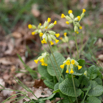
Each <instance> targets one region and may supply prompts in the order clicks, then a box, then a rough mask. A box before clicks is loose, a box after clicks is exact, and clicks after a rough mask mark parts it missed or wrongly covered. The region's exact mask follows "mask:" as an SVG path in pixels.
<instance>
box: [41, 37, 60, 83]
mask: <svg viewBox="0 0 103 103" xmlns="http://www.w3.org/2000/svg"><path fill="white" fill-rule="evenodd" d="M40 41H41V37H40ZM42 46H43V49H44V51H45V52H47V51H46V49H45V48H44V45H43V44H42ZM49 59H50V61H51V63H52V66H53V68H54V71H55V74H56V77H57V80H58V81H59V78H58V75H57V72H56V69H55V67H54V65H53V62H52V60H51V58H50V57H49Z"/></svg>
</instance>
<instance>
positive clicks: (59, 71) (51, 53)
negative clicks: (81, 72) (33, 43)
mask: <svg viewBox="0 0 103 103" xmlns="http://www.w3.org/2000/svg"><path fill="white" fill-rule="evenodd" d="M48 44H49V43H48ZM49 48H50V51H51V54H52V55H53V58H54V60H55V63H56V65H57V68H58V70H59V72H60V74H61V76H62V78H63V79H64V76H63V74H62V73H61V70H60V69H59V66H58V64H57V61H56V59H55V56H54V54H53V51H52V49H51V46H50V44H49Z"/></svg>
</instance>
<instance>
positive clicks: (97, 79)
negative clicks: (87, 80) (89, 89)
mask: <svg viewBox="0 0 103 103" xmlns="http://www.w3.org/2000/svg"><path fill="white" fill-rule="evenodd" d="M95 81H96V82H97V83H98V84H99V85H102V79H101V78H99V77H98V78H96V79H95Z"/></svg>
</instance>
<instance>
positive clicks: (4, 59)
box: [0, 58, 12, 65]
mask: <svg viewBox="0 0 103 103" xmlns="http://www.w3.org/2000/svg"><path fill="white" fill-rule="evenodd" d="M0 63H1V64H3V65H11V64H12V62H10V61H9V60H7V59H6V58H0Z"/></svg>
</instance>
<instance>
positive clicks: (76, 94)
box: [72, 75, 78, 103]
mask: <svg viewBox="0 0 103 103" xmlns="http://www.w3.org/2000/svg"><path fill="white" fill-rule="evenodd" d="M72 81H73V87H74V92H75V96H76V101H77V103H78V99H77V94H76V89H75V83H74V78H73V75H72Z"/></svg>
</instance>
